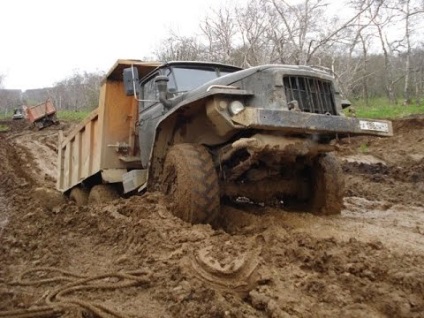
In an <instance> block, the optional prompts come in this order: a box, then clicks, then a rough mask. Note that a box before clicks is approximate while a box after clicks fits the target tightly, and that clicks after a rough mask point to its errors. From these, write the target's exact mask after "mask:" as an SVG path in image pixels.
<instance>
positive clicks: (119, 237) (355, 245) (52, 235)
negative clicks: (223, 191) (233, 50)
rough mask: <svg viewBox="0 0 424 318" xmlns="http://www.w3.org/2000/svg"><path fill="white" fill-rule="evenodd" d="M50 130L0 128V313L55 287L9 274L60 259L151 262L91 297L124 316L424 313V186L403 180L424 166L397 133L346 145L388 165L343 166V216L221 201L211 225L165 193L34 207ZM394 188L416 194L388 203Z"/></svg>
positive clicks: (136, 265)
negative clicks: (138, 277)
mask: <svg viewBox="0 0 424 318" xmlns="http://www.w3.org/2000/svg"><path fill="white" fill-rule="evenodd" d="M423 123H424V121H423ZM403 127H404V128H402V129H407V128H408V126H407V125H406V126H403ZM414 129H415V128H414ZM55 133H56V132H55V131H50V132H49V131H48V130H46V131H43V132H26V131H25V132H23V131H15V132H12V133H10V134H8V135H7V137H8V139H6V138H4V137H6V136H5V135H0V146H1V147H0V167H1V169H0V177H1V179H0V180H1V181H0V190H1V191H3V192H0V199H1V201H0V202H6V209H7V210H8V220H9V221H8V223H7V224H6V225H5V226H4V228H3V236H0V239H1V240H2V241H1V242H2V245H1V246H0V264H1V268H2V269H4V273H1V271H0V275H1V279H0V311H1V310H7V309H15V308H29V307H31V306H32V305H34V304H35V303H37V302H38V304H42V300H43V295H45V293H46V292H47V291H49V290H51V289H52V288H59V287H60V286H56V285H50V286H26V287H22V286H21V287H19V286H14V285H11V284H9V283H10V282H11V281H13V280H14V279H15V278H16V277H18V276H19V275H20V274H21V273H23V272H25V271H26V270H28V269H31V268H33V267H36V266H57V267H60V268H62V269H64V270H68V271H72V272H78V273H79V274H84V275H96V274H102V273H105V272H110V271H131V270H139V269H146V270H148V271H149V272H151V275H150V280H149V284H148V285H145V286H140V287H131V288H129V289H125V290H121V291H119V292H113V291H96V292H90V293H84V294H83V296H84V298H85V299H87V300H92V301H98V300H99V299H101V300H104V301H105V302H107V304H108V305H110V306H112V307H113V308H117V309H118V310H119V311H120V312H122V313H125V315H126V316H128V317H140V316H142V317H158V316H160V317H190V316H191V317H290V316H291V317H293V316H294V317H296V316H298V317H316V316H329V317H334V316H343V317H358V316H367V317H381V316H397V317H420V316H423V315H424V300H423V299H422V295H423V294H424V265H423V264H424V252H423V250H422V248H421V245H424V244H422V243H423V237H424V235H423V234H422V232H421V228H419V227H418V228H417V227H416V226H415V227H414V222H416V223H417V224H418V226H420V224H423V223H422V221H423V219H422V216H423V215H424V213H423V211H422V206H420V205H419V204H418V203H417V204H414V203H415V202H413V201H412V202H411V201H410V199H411V198H412V197H415V198H417V197H418V195H419V194H420V192H419V191H420V190H419V188H417V187H416V184H417V183H416V182H414V180H413V179H411V178H408V177H407V176H408V173H410V172H411V173H412V172H413V169H416V168H417V167H418V166H417V165H414V164H413V161H408V160H409V159H407V161H405V160H406V159H405V157H402V161H399V157H398V156H397V155H391V154H386V153H387V152H388V151H390V152H391V151H394V150H395V149H393V147H392V144H397V139H396V138H397V137H394V138H395V139H394V140H393V141H391V142H389V141H385V140H383V139H381V140H380V139H379V140H374V141H372V140H371V139H359V140H356V139H355V140H352V142H351V143H350V144H347V145H343V147H346V148H347V149H342V155H347V154H349V153H357V152H358V149H359V148H360V145H361V143H363V142H367V143H368V149H369V152H370V154H372V155H375V156H376V157H378V158H379V159H381V160H383V161H384V162H386V164H387V166H388V170H387V169H386V168H378V167H374V166H372V165H371V166H370V167H364V166H362V167H359V169H356V168H355V166H354V165H356V164H355V163H354V164H353V165H351V166H348V171H346V173H347V183H348V187H349V188H350V191H351V192H350V196H349V197H347V198H346V199H345V207H344V210H343V211H342V215H341V216H332V217H317V216H314V215H310V214H305V213H289V212H285V211H283V210H281V209H276V208H267V207H258V206H254V205H236V206H224V207H223V209H222V211H221V216H220V224H218V225H217V226H216V227H214V228H212V227H210V226H208V225H195V226H191V225H189V224H187V223H184V222H182V221H181V220H179V219H177V218H175V217H174V216H172V214H171V213H170V212H169V211H168V210H167V208H166V204H165V202H166V200H165V198H163V197H162V195H160V194H157V193H150V194H147V195H145V196H143V197H137V196H135V197H131V198H129V199H118V200H116V201H114V202H112V203H107V204H100V205H95V206H84V207H77V206H75V205H73V204H72V203H65V204H62V205H60V206H59V207H57V208H55V209H46V208H45V207H44V206H43V205H40V204H38V203H36V202H35V201H33V200H32V196H31V193H32V192H34V191H35V188H36V187H39V186H45V187H52V186H53V182H52V180H50V179H49V178H40V177H39V175H40V172H43V169H52V168H51V165H50V166H49V167H47V165H45V166H44V167H43V165H40V166H39V165H38V164H37V163H36V161H35V159H34V158H35V156H34V155H33V152H34V151H36V148H37V147H34V148H31V147H29V148H27V147H28V143H29V142H30V141H31V140H37V141H39V143H40V144H41V145H45V147H44V148H43V152H45V155H46V156H51V157H55V153H54V152H55V150H54V147H52V145H51V144H50V143H51V142H52V140H54V137H53V136H54V134H55ZM16 134H19V135H16ZM401 134H403V133H402V132H401ZM422 134H424V131H423V128H422V126H421V128H420V126H418V127H416V130H413V131H411V132H410V133H409V135H410V136H411V139H404V140H403V142H402V146H405V147H406V148H408V147H409V144H410V143H411V142H414V143H415V142H416V140H414V141H413V140H412V138H414V137H417V135H422ZM399 138H400V137H399ZM21 141H25V142H21ZM16 144H17V145H16ZM34 145H35V143H34ZM414 149H415V150H414V151H415V152H414V154H419V153H423V154H424V149H421V148H419V147H417V146H415V148H414ZM415 159H417V158H415ZM411 160H413V159H411ZM26 164H29V165H31V168H27V167H26V168H25V165H26ZM419 164H420V163H419V162H418V165H419ZM395 166H399V167H400V169H403V170H402V171H403V172H404V176H406V177H405V178H404V179H403V181H402V182H400V181H401V180H399V174H397V173H395V172H394V170H391V169H392V167H395ZM384 169H386V170H384ZM372 178H374V179H372ZM396 178H398V179H396ZM5 180H6V181H5ZM418 183H419V181H418ZM397 187H399V188H397ZM390 188H391V189H392V190H390V191H393V192H395V190H396V189H398V190H400V191H412V192H411V193H409V192H408V193H409V194H408V193H407V196H401V195H399V196H396V197H395V199H393V200H387V198H388V195H389V194H387V191H386V190H387V189H390ZM379 191H383V192H382V193H380V192H379ZM385 191H386V192H385ZM222 270H223V271H224V272H226V273H222ZM234 286H236V287H237V286H243V288H242V290H241V291H240V290H237V288H234ZM67 317H82V313H81V312H77V311H76V312H74V313H68V315H67Z"/></svg>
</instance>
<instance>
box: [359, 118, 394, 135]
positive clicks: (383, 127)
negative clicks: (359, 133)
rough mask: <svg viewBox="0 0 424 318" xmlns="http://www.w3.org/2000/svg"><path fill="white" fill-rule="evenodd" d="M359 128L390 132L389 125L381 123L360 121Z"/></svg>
mask: <svg viewBox="0 0 424 318" xmlns="http://www.w3.org/2000/svg"><path fill="white" fill-rule="evenodd" d="M359 127H361V129H362V130H374V131H382V132H389V125H388V124H387V123H381V122H379V121H365V120H360V121H359Z"/></svg>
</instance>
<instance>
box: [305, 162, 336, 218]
mask: <svg viewBox="0 0 424 318" xmlns="http://www.w3.org/2000/svg"><path fill="white" fill-rule="evenodd" d="M343 196H344V178H343V171H342V168H341V166H340V163H339V161H338V160H337V158H336V157H335V156H334V155H333V154H325V155H321V156H319V157H318V158H316V159H315V161H314V163H313V166H312V197H311V200H310V209H311V212H312V213H315V214H320V215H331V214H340V212H341V210H342V206H343Z"/></svg>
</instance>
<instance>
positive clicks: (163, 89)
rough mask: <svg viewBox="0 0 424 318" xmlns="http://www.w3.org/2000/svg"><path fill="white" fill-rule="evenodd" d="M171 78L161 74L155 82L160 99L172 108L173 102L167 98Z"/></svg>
mask: <svg viewBox="0 0 424 318" xmlns="http://www.w3.org/2000/svg"><path fill="white" fill-rule="evenodd" d="M168 82H169V78H168V77H167V76H165V75H159V76H156V78H155V83H156V85H157V87H158V91H159V101H160V102H161V103H162V104H163V105H164V106H165V107H166V108H171V106H172V105H171V102H170V101H169V100H168V99H167V98H166V94H167V92H168Z"/></svg>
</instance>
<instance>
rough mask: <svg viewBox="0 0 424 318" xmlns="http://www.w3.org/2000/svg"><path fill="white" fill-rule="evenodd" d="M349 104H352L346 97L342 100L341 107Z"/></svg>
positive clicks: (346, 106)
mask: <svg viewBox="0 0 424 318" xmlns="http://www.w3.org/2000/svg"><path fill="white" fill-rule="evenodd" d="M350 105H352V104H351V103H350V101H348V100H347V99H343V100H342V108H343V109H345V108H348V107H349V106H350Z"/></svg>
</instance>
